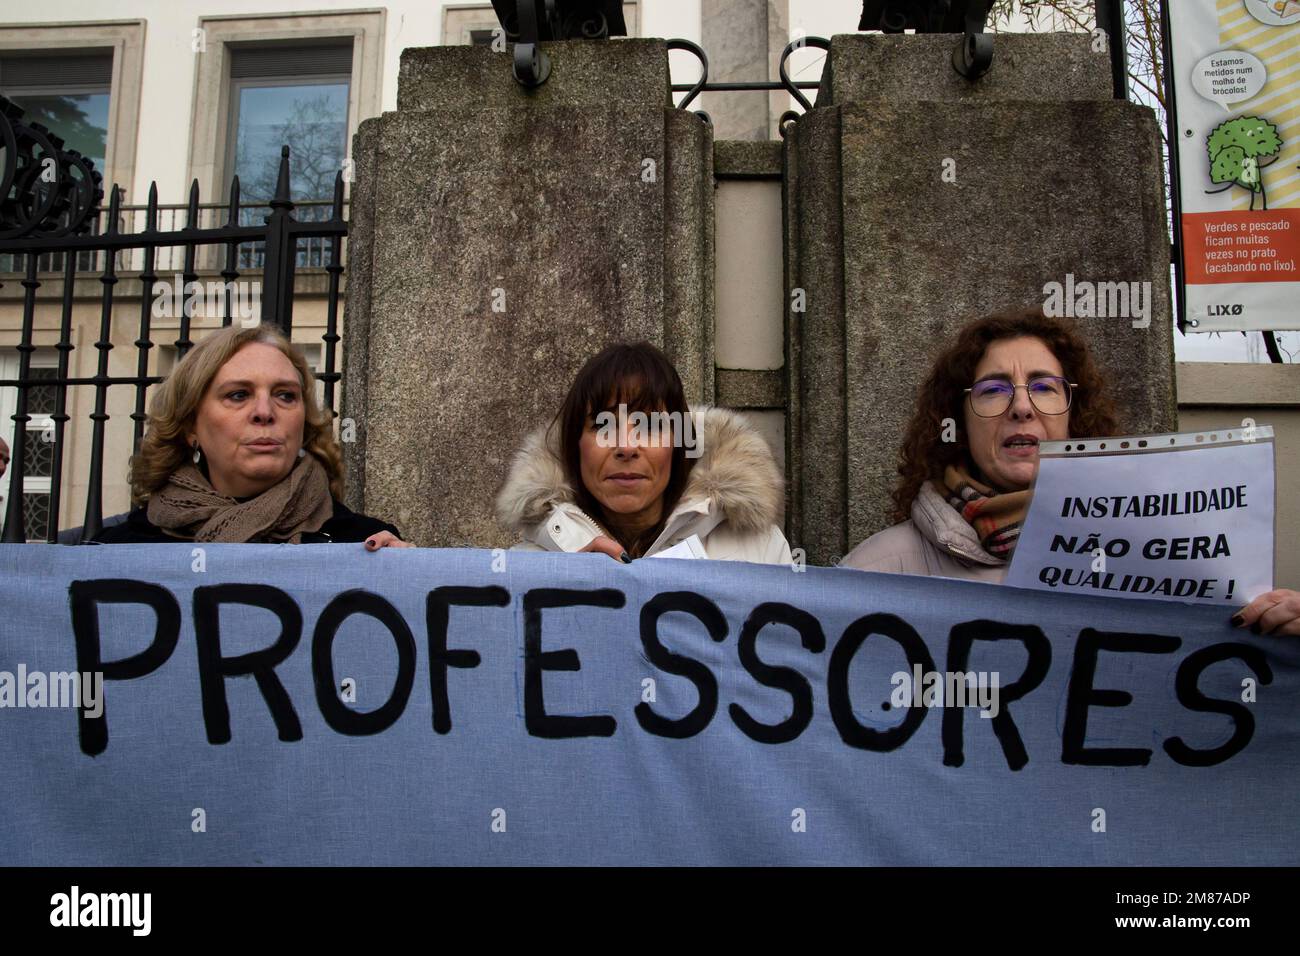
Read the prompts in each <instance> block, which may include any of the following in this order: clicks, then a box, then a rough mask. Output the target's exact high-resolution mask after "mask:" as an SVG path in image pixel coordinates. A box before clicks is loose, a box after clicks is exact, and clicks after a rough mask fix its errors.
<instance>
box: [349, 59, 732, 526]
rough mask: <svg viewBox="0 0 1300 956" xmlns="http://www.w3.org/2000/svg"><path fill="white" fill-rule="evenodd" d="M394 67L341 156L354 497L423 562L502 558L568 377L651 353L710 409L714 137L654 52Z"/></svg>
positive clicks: (358, 505)
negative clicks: (490, 554) (346, 187)
mask: <svg viewBox="0 0 1300 956" xmlns="http://www.w3.org/2000/svg"><path fill="white" fill-rule="evenodd" d="M543 47H544V49H545V51H546V53H547V55H548V56H549V57H550V59H551V64H552V69H551V75H550V79H549V81H548V82H547V83H546V84H545V85H543V86H541V87H540V88H538V89H536V90H531V91H530V90H526V89H524V88H523V87H521V86H520V85H519V84H517V83H516V82H515V81H514V79H513V77H512V75H511V57H510V53H508V52H501V53H497V52H493V51H492V50H491V49H489V48H487V47H470V46H455V47H451V46H449V47H431V48H423V49H408V50H406V51H405V52H404V53H403V54H402V61H401V70H400V76H399V86H398V98H397V107H398V108H397V110H396V111H395V112H390V113H385V114H384V115H382V116H380V117H376V118H374V119H370V120H366V121H365V122H363V123H362V124H361V126H360V128H359V129H358V131H357V134H356V137H355V139H354V141H353V151H352V156H353V160H354V163H355V179H354V182H353V192H352V198H351V231H350V238H349V250H348V276H347V311H346V315H345V319H344V321H345V325H346V334H345V336H344V360H345V361H344V368H345V371H344V391H343V412H342V414H343V416H344V417H345V418H351V419H353V421H354V422H355V425H356V441H355V442H352V443H349V444H345V453H346V463H347V466H348V480H349V486H350V487H349V491H348V502H349V504H350V505H351V506H352V507H354V508H361V509H364V510H365V511H367V512H369V513H371V514H374V515H377V516H382V517H383V518H386V519H388V520H391V521H393V522H394V523H395V524H397V525H398V527H399V528H400V529H401V530H402V532H403V534H405V535H406V536H407V537H408V538H409V539H410V540H413V541H415V542H416V543H418V544H420V545H424V546H433V547H462V546H480V547H492V546H497V545H505V544H508V543H510V542H508V541H507V540H506V539H505V537H504V535H503V534H502V532H501V531H500V530H499V529H498V528H497V527H496V524H495V521H494V520H493V517H492V499H493V496H494V494H495V492H496V490H497V489H498V488H499V486H500V484H501V482H502V481H503V479H504V477H505V469H506V467H507V465H508V462H509V458H510V455H511V453H512V452H513V450H514V449H515V447H516V446H517V444H518V443H519V441H520V439H521V438H522V436H523V435H524V434H525V433H526V431H527V430H528V429H530V428H531V427H532V426H534V425H536V424H540V423H541V422H542V421H543V420H544V419H546V418H548V417H549V416H550V415H552V414H553V413H554V412H555V411H556V410H557V409H558V407H559V403H560V401H561V399H562V398H563V395H564V393H565V391H566V390H567V388H568V386H569V383H570V382H571V381H572V379H573V376H574V374H575V373H576V372H577V370H578V368H579V366H580V365H581V364H582V362H583V361H585V360H586V359H587V358H588V357H589V356H590V355H592V354H594V353H595V352H596V351H598V350H599V349H600V348H602V347H603V346H605V345H607V344H609V343H610V342H612V341H616V340H629V339H643V338H644V339H648V340H649V341H651V342H653V343H655V344H656V345H658V346H660V347H661V348H663V349H664V350H665V352H666V353H667V354H668V356H669V358H671V359H672V360H673V361H674V362H675V363H676V365H677V368H678V370H679V371H680V372H681V374H682V379H683V382H684V384H685V385H686V389H687V398H688V399H689V400H690V401H692V402H699V401H712V399H713V393H714V384H713V369H714V359H713V291H712V261H713V248H712V244H713V182H712V178H713V171H712V155H713V154H712V138H711V134H710V132H709V129H708V127H707V126H706V125H705V124H704V123H703V122H702V121H701V120H700V119H699V118H697V117H696V116H694V115H693V114H690V113H685V112H682V111H679V110H675V109H673V108H672V105H671V99H670V95H669V78H668V54H667V49H666V47H665V45H664V42H663V41H662V40H638V39H628V40H616V41H608V42H598V41H564V42H555V43H546V44H543Z"/></svg>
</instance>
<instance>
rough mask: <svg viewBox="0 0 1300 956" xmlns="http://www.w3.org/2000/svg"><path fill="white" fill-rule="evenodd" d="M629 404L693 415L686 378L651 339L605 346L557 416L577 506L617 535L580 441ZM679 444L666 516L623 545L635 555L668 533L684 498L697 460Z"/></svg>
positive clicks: (642, 409)
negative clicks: (594, 489) (600, 418)
mask: <svg viewBox="0 0 1300 956" xmlns="http://www.w3.org/2000/svg"><path fill="white" fill-rule="evenodd" d="M620 404H625V405H627V410H628V414H631V413H632V412H645V413H646V414H650V413H652V412H669V413H672V412H679V413H680V414H681V416H682V418H683V419H685V417H686V416H687V415H689V414H690V408H689V407H688V406H687V404H686V392H685V390H684V389H683V388H682V379H681V376H679V375H678V374H677V369H675V368H674V367H673V363H672V362H670V361H668V357H667V356H666V355H664V353H663V352H661V351H660V350H659V349H657V348H655V347H654V346H653V345H651V344H650V343H649V342H632V343H625V342H620V343H616V344H614V345H610V346H607V347H606V348H604V349H601V350H600V352H598V353H596V354H595V355H593V356H592V357H591V358H589V359H588V360H587V362H586V364H584V365H583V366H582V368H581V369H580V370H579V372H578V375H577V378H575V379H574V381H573V385H572V386H571V387H570V388H569V394H568V395H566V396H565V398H564V404H563V405H561V406H560V410H559V412H558V413H557V414H556V416H555V425H556V426H558V427H559V429H560V455H561V459H562V463H563V465H564V471H565V475H566V476H567V477H568V479H569V484H570V485H572V486H573V490H574V494H575V495H576V496H577V504H578V507H580V508H581V509H582V510H583V511H586V512H587V513H588V514H590V515H591V516H592V517H593V518H595V519H596V520H598V521H600V522H601V524H603V525H605V527H606V528H608V529H609V530H610V533H611V534H612V533H614V529H613V528H611V527H610V522H609V519H608V516H607V515H606V513H605V511H604V509H603V508H601V506H600V503H599V502H598V501H597V500H596V499H595V497H594V496H593V495H592V494H591V492H590V491H588V490H587V487H586V485H584V484H583V483H582V462H581V452H580V450H579V442H580V441H581V440H582V433H583V430H584V429H586V428H587V427H588V425H589V423H590V422H593V421H594V419H595V417H596V416H597V415H599V414H600V413H601V412H606V411H608V412H611V413H613V414H615V415H617V414H618V406H619V405H620ZM675 437H677V438H678V439H679V440H677V441H675V442H674V446H673V456H672V470H671V472H670V474H669V477H668V485H667V487H666V488H665V489H664V501H663V514H662V515H661V517H660V519H659V522H658V523H657V524H656V525H655V526H654V527H652V528H649V529H647V530H646V531H645V532H643V533H642V534H641V535H640V536H638V538H637V539H636V540H634V541H623V540H622V539H619V543H620V544H621V545H623V547H624V548H625V549H626V550H627V552H628V554H630V555H632V556H633V557H639V556H640V555H641V554H644V553H645V549H646V548H648V547H650V545H652V544H654V541H655V539H656V538H657V537H659V533H660V532H661V531H663V527H664V523H665V522H666V521H667V519H668V515H669V514H671V513H672V510H673V508H675V507H677V503H678V502H679V501H680V500H681V497H682V492H683V491H684V490H685V488H686V479H687V478H688V477H689V476H690V471H691V466H692V465H693V464H694V461H693V460H692V459H690V458H687V457H686V448H685V445H684V443H683V442H682V441H681V440H680V436H675Z"/></svg>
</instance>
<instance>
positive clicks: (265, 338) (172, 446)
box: [131, 325, 343, 505]
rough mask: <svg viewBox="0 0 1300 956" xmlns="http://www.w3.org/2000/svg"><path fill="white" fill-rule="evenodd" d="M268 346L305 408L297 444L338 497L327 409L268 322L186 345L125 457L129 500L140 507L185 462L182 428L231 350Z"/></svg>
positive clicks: (339, 479)
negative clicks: (294, 373) (294, 379)
mask: <svg viewBox="0 0 1300 956" xmlns="http://www.w3.org/2000/svg"><path fill="white" fill-rule="evenodd" d="M254 342H261V343H264V344H266V345H273V346H275V347H276V348H277V349H279V350H280V351H281V352H282V353H283V354H284V357H285V358H287V359H288V360H289V361H290V362H292V363H293V367H294V368H295V369H297V370H298V380H299V382H300V383H301V384H302V401H303V410H304V412H305V416H304V421H303V429H302V430H303V436H302V447H303V448H305V449H306V450H307V452H308V454H311V455H315V456H316V458H317V459H319V461H320V463H321V464H322V465H324V466H325V473H326V474H327V475H328V476H329V480H330V493H331V494H332V495H333V496H334V497H335V498H336V499H340V500H341V499H342V498H343V453H342V450H341V449H340V448H339V443H338V442H337V441H336V440H335V438H334V429H333V427H332V422H333V413H332V412H329V411H326V410H325V409H322V408H321V407H320V405H319V404H318V403H317V401H316V377H315V376H314V375H313V374H312V371H311V367H310V366H309V365H308V364H307V362H306V360H305V359H304V358H303V357H302V354H301V353H300V352H298V351H297V350H296V349H294V347H293V346H292V345H290V344H289V340H288V339H286V338H285V337H284V335H283V334H281V333H280V331H279V330H278V329H276V328H275V327H274V326H271V325H256V326H253V327H252V328H242V327H240V326H230V327H229V328H225V329H222V330H221V331H219V332H214V333H213V334H212V335H209V336H208V337H207V338H205V339H204V340H203V341H201V342H199V344H198V345H196V346H194V348H192V349H190V351H189V352H188V353H186V355H185V357H184V358H183V359H181V361H180V362H179V364H177V366H176V368H174V369H173V370H172V373H171V374H170V375H168V376H167V379H166V380H165V381H164V382H163V383H162V384H160V385H159V386H158V388H157V391H155V392H154V395H153V398H152V399H151V400H150V402H149V418H148V422H147V427H146V430H145V433H144V438H143V440H141V442H140V450H139V451H138V452H137V453H136V454H135V455H133V456H132V457H131V501H132V503H133V504H136V505H141V504H144V503H145V502H146V501H148V500H149V496H150V495H152V494H153V493H154V492H155V491H157V490H158V489H159V488H161V487H162V486H163V485H165V484H167V480H168V479H169V478H170V477H171V476H172V474H173V472H175V471H176V469H178V468H180V467H181V466H182V465H183V464H185V463H186V462H187V461H189V460H190V456H191V455H192V454H193V450H192V449H191V448H190V446H189V443H188V442H187V441H186V437H185V435H186V432H188V431H189V430H190V428H191V427H192V426H193V424H194V419H195V416H196V415H197V414H198V410H199V405H200V404H201V403H202V401H203V396H204V395H206V394H207V391H208V386H209V385H211V384H212V380H213V379H214V378H216V377H217V372H219V371H220V370H221V368H222V366H224V365H225V364H226V363H227V362H228V361H230V359H231V358H233V357H234V355H235V353H236V352H238V351H239V350H240V349H242V348H243V347H244V346H246V345H251V344H253V343H254Z"/></svg>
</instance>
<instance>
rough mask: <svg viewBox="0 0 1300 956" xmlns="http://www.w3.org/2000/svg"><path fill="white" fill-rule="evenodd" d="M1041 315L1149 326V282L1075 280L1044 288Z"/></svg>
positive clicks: (1068, 276)
mask: <svg viewBox="0 0 1300 956" xmlns="http://www.w3.org/2000/svg"><path fill="white" fill-rule="evenodd" d="M1043 295H1044V296H1045V298H1044V299H1043V314H1044V315H1046V316H1047V317H1048V318H1052V319H1062V318H1064V319H1129V320H1131V321H1132V323H1133V328H1135V329H1145V328H1147V327H1148V326H1150V325H1151V283H1150V282H1090V281H1088V280H1086V279H1084V280H1080V281H1076V280H1075V278H1074V273H1073V272H1068V273H1066V275H1065V282H1063V283H1062V282H1049V283H1047V284H1046V285H1045V286H1043Z"/></svg>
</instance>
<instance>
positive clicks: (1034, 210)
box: [785, 34, 1177, 564]
mask: <svg viewBox="0 0 1300 956" xmlns="http://www.w3.org/2000/svg"><path fill="white" fill-rule="evenodd" d="M954 42H955V38H954V37H949V36H883V35H853V36H837V37H835V38H834V39H833V40H832V44H831V51H830V55H829V57H828V61H827V67H826V70H825V72H824V74H823V79H822V87H821V90H820V92H819V97H818V100H817V108H816V109H814V110H813V111H811V112H810V113H808V114H807V115H806V116H804V117H802V118H801V119H800V120H799V121H798V122H797V124H796V125H795V127H794V129H793V132H792V133H791V135H790V136H788V137H787V139H786V141H785V156H786V166H787V176H786V183H785V204H786V215H785V220H786V290H787V308H789V302H790V294H791V293H792V292H793V290H795V289H802V290H803V298H804V300H805V302H806V311H805V312H802V313H801V312H796V311H792V310H791V311H788V312H787V328H786V350H787V374H788V386H789V388H788V402H789V406H788V427H787V442H788V444H787V479H788V481H789V484H790V495H791V500H790V505H791V507H790V518H789V525H790V527H789V531H790V542H791V545H792V546H794V547H803V548H805V549H806V551H807V553H808V560H809V561H810V562H811V563H814V564H822V563H827V562H830V561H832V560H836V559H838V557H839V556H841V555H843V554H845V553H846V552H847V550H848V549H849V548H851V547H852V546H853V545H855V544H856V543H857V542H858V541H861V540H862V539H863V538H866V537H868V536H869V535H871V534H873V533H875V532H876V531H879V530H881V529H882V528H885V527H887V526H888V525H889V524H891V523H892V519H891V518H890V517H889V512H890V509H891V504H890V501H889V491H890V489H891V488H892V487H893V486H894V484H895V481H896V478H897V472H896V466H897V456H898V451H899V447H900V444H901V439H902V436H903V429H904V427H905V425H906V423H907V421H908V419H909V417H910V416H911V413H912V411H913V408H914V394H915V389H916V387H917V386H918V384H919V383H920V381H921V379H922V377H923V376H924V374H925V372H926V371H927V370H928V368H929V366H930V364H931V362H932V361H933V358H934V356H935V354H936V353H937V352H938V351H939V350H941V349H942V348H943V347H945V346H946V345H947V344H948V343H949V342H950V341H951V339H952V337H953V335H954V332H955V330H956V329H958V328H959V327H960V326H961V325H962V324H963V323H964V322H965V321H967V320H968V319H970V318H973V317H976V316H979V315H982V314H985V313H987V312H990V311H994V310H997V309H1001V308H1005V307H1008V306H1016V305H1038V304H1042V303H1043V301H1044V294H1043V287H1044V285H1045V284H1046V283H1048V282H1053V281H1056V282H1064V281H1065V279H1066V275H1067V273H1070V274H1073V275H1074V277H1075V278H1076V279H1079V280H1089V281H1094V282H1102V281H1108V282H1120V281H1143V282H1150V283H1151V291H1152V296H1153V302H1152V305H1151V314H1150V323H1149V326H1148V327H1146V328H1134V327H1133V325H1132V322H1131V321H1130V320H1128V319H1125V318H1095V319H1079V320H1077V321H1078V323H1079V327H1080V328H1081V329H1082V330H1083V331H1084V332H1085V334H1086V335H1087V337H1088V339H1089V341H1090V344H1091V345H1092V347H1093V348H1094V350H1095V352H1096V354H1097V356H1098V359H1099V361H1100V364H1101V366H1102V368H1103V370H1104V372H1105V373H1106V374H1107V376H1108V378H1109V380H1110V382H1111V386H1112V388H1113V390H1114V394H1115V397H1116V398H1117V399H1118V404H1119V406H1120V409H1121V412H1122V414H1123V416H1124V418H1125V427H1126V428H1127V430H1129V431H1131V432H1143V431H1159V430H1173V429H1174V428H1175V427H1176V424H1177V418H1176V409H1175V402H1174V382H1173V344H1172V318H1171V306H1170V293H1169V236H1168V232H1167V225H1166V221H1165V206H1164V194H1163V189H1164V177H1163V173H1162V169H1161V162H1160V133H1159V129H1158V128H1157V124H1156V119H1155V116H1154V114H1153V113H1152V111H1151V110H1150V109H1147V108H1146V107H1141V106H1136V105H1133V104H1130V103H1125V102H1120V101H1115V100H1113V99H1111V98H1110V76H1109V72H1108V71H1109V61H1108V60H1107V58H1106V56H1105V55H1104V54H1102V53H1095V52H1093V50H1092V49H1091V37H1089V36H1087V35H1070V34H1055V35H1009V34H999V35H998V37H997V41H996V44H997V45H996V53H995V58H994V62H993V67H992V70H991V71H990V72H989V73H988V74H987V75H986V76H985V77H984V78H982V79H980V80H978V81H976V82H974V83H971V82H970V81H967V80H966V79H964V78H963V77H961V76H959V75H958V74H957V73H956V72H955V71H954V70H953V68H952V66H951V64H950V62H949V57H950V54H951V50H952V46H953V43H954ZM945 172H949V175H947V176H945V175H944V174H945ZM950 180H951V181H950Z"/></svg>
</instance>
